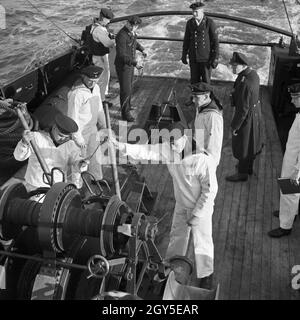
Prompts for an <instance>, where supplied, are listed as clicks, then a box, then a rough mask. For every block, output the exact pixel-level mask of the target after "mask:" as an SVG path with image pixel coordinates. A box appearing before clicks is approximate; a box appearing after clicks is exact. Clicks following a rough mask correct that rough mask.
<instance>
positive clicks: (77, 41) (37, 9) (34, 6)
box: [25, 0, 80, 44]
mask: <svg viewBox="0 0 300 320" xmlns="http://www.w3.org/2000/svg"><path fill="white" fill-rule="evenodd" d="M25 1H26V2H28V3H29V4H30V5H31V6H32V7H33V8H34V9H35V10H36V11H37V12H38V13H39V14H40V15H42V16H43V17H44V18H45V19H46V20H48V21H50V22H51V23H52V24H53V25H54V26H55V27H56V28H57V29H58V30H60V31H61V32H63V33H64V34H65V35H66V36H67V37H69V38H70V39H71V40H73V41H75V42H76V43H77V44H80V41H79V40H77V39H75V38H73V37H72V36H70V35H69V34H68V33H67V32H66V31H65V30H63V29H62V28H61V27H60V26H58V25H57V24H56V23H55V22H53V21H52V20H51V19H50V18H49V17H48V16H46V15H45V14H44V13H43V12H42V11H41V10H40V9H39V8H38V7H37V6H36V5H34V4H33V3H32V2H31V1H30V0H25Z"/></svg>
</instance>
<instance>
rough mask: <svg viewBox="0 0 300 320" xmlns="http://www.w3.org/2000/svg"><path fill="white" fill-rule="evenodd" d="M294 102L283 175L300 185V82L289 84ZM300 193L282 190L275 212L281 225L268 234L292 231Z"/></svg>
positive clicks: (285, 233)
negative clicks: (293, 117)
mask: <svg viewBox="0 0 300 320" xmlns="http://www.w3.org/2000/svg"><path fill="white" fill-rule="evenodd" d="M289 92H290V94H291V98H292V103H293V104H294V106H295V107H296V109H297V114H296V118H295V120H294V122H293V124H292V127H291V129H290V131H289V136H288V140H287V143H286V149H285V153H284V157H283V162H282V169H281V177H282V178H290V179H291V182H292V183H293V184H295V185H299V181H300V83H297V84H293V85H291V86H289ZM299 199H300V193H295V194H282V193H281V192H280V207H279V211H275V212H273V215H274V216H275V217H279V221H280V226H279V228H277V229H273V230H271V231H269V233H268V235H269V236H270V237H273V238H280V237H282V236H287V235H289V234H290V233H291V231H292V227H293V223H294V219H295V217H296V215H297V214H298V207H299Z"/></svg>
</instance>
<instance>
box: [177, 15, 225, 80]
mask: <svg viewBox="0 0 300 320" xmlns="http://www.w3.org/2000/svg"><path fill="white" fill-rule="evenodd" d="M187 55H188V57H189V62H190V71H191V84H194V83H197V82H200V81H204V82H206V83H210V76H211V68H212V67H214V68H215V67H216V66H217V61H218V58H219V41H218V34H217V31H216V25H215V23H214V21H213V20H212V19H210V18H208V17H206V16H204V17H203V19H202V21H201V23H200V24H199V25H197V22H196V19H195V18H191V19H190V20H188V21H187V24H186V29H185V34H184V39H183V48H182V58H183V59H186V56H187Z"/></svg>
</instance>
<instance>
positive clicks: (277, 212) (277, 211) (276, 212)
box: [273, 210, 279, 218]
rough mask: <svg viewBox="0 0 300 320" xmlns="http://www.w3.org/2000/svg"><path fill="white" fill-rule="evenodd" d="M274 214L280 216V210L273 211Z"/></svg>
mask: <svg viewBox="0 0 300 320" xmlns="http://www.w3.org/2000/svg"><path fill="white" fill-rule="evenodd" d="M273 216H274V217H276V218H279V210H275V211H273Z"/></svg>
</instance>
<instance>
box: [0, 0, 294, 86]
mask: <svg viewBox="0 0 300 320" xmlns="http://www.w3.org/2000/svg"><path fill="white" fill-rule="evenodd" d="M30 2H31V3H32V4H33V5H34V6H35V7H36V8H35V7H34V6H32V4H30ZM191 2H193V1H182V0H105V1H104V0H102V1H101V0H97V1H95V0H72V1H71V0H70V1H66V0H56V1H54V0H30V1H28V0H13V1H12V0H0V75H1V77H0V84H4V83H6V82H8V81H11V80H13V79H14V78H16V77H17V76H19V75H21V74H22V73H24V72H26V71H28V70H31V69H33V68H35V65H36V64H37V63H45V62H46V61H48V60H49V59H50V58H52V57H55V56H56V55H58V54H61V53H63V52H64V51H65V50H66V49H68V48H70V47H71V46H72V45H75V44H76V43H75V42H73V41H72V40H71V39H70V38H69V37H68V36H66V35H65V34H64V33H63V32H62V31H61V30H59V28H61V29H63V30H64V31H65V32H66V33H67V34H69V35H70V36H71V37H73V38H75V39H79V38H80V35H81V31H82V30H83V29H84V27H85V26H86V25H87V24H90V23H91V21H92V19H93V17H97V16H98V15H99V10H100V9H101V8H102V7H110V8H111V9H112V10H113V12H114V14H115V16H116V17H121V16H125V15H132V14H139V13H145V12H150V11H163V10H169V11H171V10H182V11H190V9H189V5H190V3H191ZM284 2H285V4H286V9H287V12H288V15H289V19H290V22H291V26H292V30H293V32H294V33H296V34H297V33H300V30H299V28H300V27H299V25H300V1H299V0H284ZM204 8H205V11H206V12H209V13H221V14H227V15H231V16H237V17H242V18H247V19H250V20H254V21H257V22H260V23H265V24H267V25H270V26H274V27H277V28H281V29H284V30H287V31H291V30H290V26H289V23H288V19H287V15H286V11H285V8H284V5H283V1H282V0H210V1H206V5H205V7H204ZM190 12H191V11H190ZM190 17H191V15H186V16H181V15H177V16H163V17H152V18H143V24H142V27H141V28H140V29H139V30H138V33H139V35H140V36H157V37H172V38H178V39H182V38H183V35H184V29H185V24H186V21H187V19H189V18H190ZM50 20H51V21H52V22H53V23H54V24H56V25H57V26H59V28H57V27H55V26H54V24H53V23H51V22H50ZM214 20H215V22H216V24H217V26H218V32H219V39H220V40H226V41H230V40H233V41H248V42H251V41H252V42H260V43H270V42H271V43H272V42H273V43H274V42H275V43H278V41H279V39H280V34H277V33H274V32H271V31H266V30H262V29H258V28H256V27H251V26H249V25H245V24H242V23H239V22H232V21H224V20H221V19H216V18H214ZM123 25H124V22H120V23H116V24H112V25H111V29H112V30H113V31H114V32H115V33H116V32H117V31H118V30H119V29H120V28H121V27H122V26H123ZM140 41H141V43H142V44H143V46H144V47H146V50H147V52H148V57H147V60H146V61H145V67H144V74H152V75H162V76H179V77H186V78H189V68H188V66H186V65H183V64H182V63H181V61H180V58H181V49H182V42H177V41H176V42H173V41H172V42H171V41H152V40H151V41H149V40H140ZM284 41H285V42H286V43H289V38H288V37H284ZM233 51H241V52H243V53H245V54H246V55H247V56H248V58H249V60H250V61H251V65H252V67H253V68H255V69H256V70H257V71H258V73H259V76H260V78H261V83H266V82H267V79H268V69H269V62H270V48H268V47H259V46H237V45H227V44H221V45H220V63H219V65H218V67H217V69H215V70H213V75H212V77H213V78H215V79H226V80H233V79H234V76H233V74H232V72H231V70H230V67H229V65H228V61H229V59H230V57H231V55H232V52H233Z"/></svg>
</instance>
